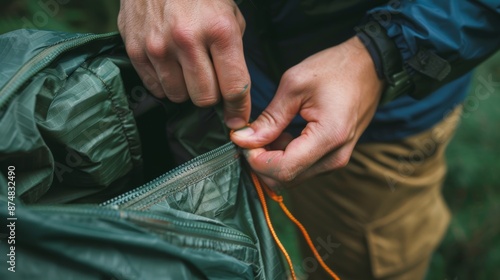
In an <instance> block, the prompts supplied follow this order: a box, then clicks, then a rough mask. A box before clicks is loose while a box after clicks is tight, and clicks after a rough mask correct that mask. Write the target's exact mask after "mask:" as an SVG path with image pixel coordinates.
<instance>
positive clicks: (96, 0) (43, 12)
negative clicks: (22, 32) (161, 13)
mask: <svg viewBox="0 0 500 280" xmlns="http://www.w3.org/2000/svg"><path fill="white" fill-rule="evenodd" d="M119 8H120V1H119V0H105V1H100V0H85V1H79V0H2V1H1V2H0V33H5V32H8V31H11V30H14V29H19V28H29V29H44V30H63V31H69V32H93V33H105V32H110V31H115V30H117V27H116V15H117V14H118V10H119Z"/></svg>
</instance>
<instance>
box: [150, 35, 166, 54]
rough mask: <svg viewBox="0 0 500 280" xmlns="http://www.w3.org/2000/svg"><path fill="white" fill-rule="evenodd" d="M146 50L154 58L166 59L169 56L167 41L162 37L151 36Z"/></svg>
mask: <svg viewBox="0 0 500 280" xmlns="http://www.w3.org/2000/svg"><path fill="white" fill-rule="evenodd" d="M145 49H146V53H147V54H148V55H150V56H151V57H153V58H164V57H166V54H167V41H166V40H164V39H162V38H160V36H150V37H148V38H147V39H146V42H145Z"/></svg>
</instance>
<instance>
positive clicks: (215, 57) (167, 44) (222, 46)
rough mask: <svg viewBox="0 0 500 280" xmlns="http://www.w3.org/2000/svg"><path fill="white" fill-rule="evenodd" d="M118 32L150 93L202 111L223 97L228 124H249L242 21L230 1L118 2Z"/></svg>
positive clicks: (247, 84) (150, 0)
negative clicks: (189, 100)
mask: <svg viewBox="0 0 500 280" xmlns="http://www.w3.org/2000/svg"><path fill="white" fill-rule="evenodd" d="M118 28H119V30H120V33H121V36H122V38H123V40H124V41H125V46H126V50H127V53H128V55H129V57H130V59H131V61H132V64H133V65H134V68H135V69H136V71H137V72H138V74H139V76H140V77H141V79H142V81H143V82H144V84H145V86H146V87H147V88H148V89H149V90H150V91H151V93H152V94H153V95H155V96H156V97H164V96H166V97H167V98H168V99H170V100H171V101H173V102H184V101H186V100H188V99H189V98H190V99H191V100H192V101H193V103H194V104H195V105H197V106H200V107H206V106H211V105H214V104H215V103H217V102H219V101H220V99H221V98H222V100H223V102H224V118H225V121H226V124H227V126H228V127H229V128H231V129H239V128H242V127H244V126H245V125H246V124H247V122H248V120H249V117H250V76H249V74H248V70H247V67H246V63H245V59H244V55H243V43H242V37H243V32H244V29H245V20H244V18H243V16H242V14H241V13H240V11H239V9H238V7H237V6H236V4H235V3H234V1H233V0H121V7H120V13H119V15H118Z"/></svg>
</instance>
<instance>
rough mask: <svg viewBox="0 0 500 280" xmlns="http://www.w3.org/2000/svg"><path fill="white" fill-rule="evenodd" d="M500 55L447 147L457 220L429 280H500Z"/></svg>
mask: <svg viewBox="0 0 500 280" xmlns="http://www.w3.org/2000/svg"><path fill="white" fill-rule="evenodd" d="M499 105H500V53H497V54H496V55H495V56H493V57H491V58H490V59H489V60H487V61H486V62H484V63H483V64H482V65H481V66H479V67H478V68H477V69H476V71H475V74H474V78H473V82H472V84H471V87H470V90H469V96H468V99H467V100H466V101H465V103H464V113H463V114H462V119H461V124H460V125H459V127H458V130H457V132H456V135H455V137H454V139H453V140H452V142H451V143H450V146H449V147H448V150H447V153H446V156H447V160H448V175H447V178H446V181H445V184H444V189H443V192H444V196H445V199H446V201H447V203H448V205H449V207H450V209H451V211H452V213H453V220H452V223H451V225H450V228H449V230H448V234H447V235H446V237H445V239H444V241H443V242H442V244H441V246H440V248H439V250H438V251H437V252H436V253H435V254H434V258H433V260H432V263H431V270H430V271H429V277H428V279H432V280H434V279H436V280H437V279H441V280H442V279H450V280H452V279H453V280H455V279H457V280H458V279H478V280H482V279H485V280H486V279H500V267H499V264H500V217H499V214H500V146H499V143H500V127H499V126H498V121H499V120H500V106H499Z"/></svg>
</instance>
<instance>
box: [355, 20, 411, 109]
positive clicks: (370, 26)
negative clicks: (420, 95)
mask: <svg viewBox="0 0 500 280" xmlns="http://www.w3.org/2000/svg"><path fill="white" fill-rule="evenodd" d="M356 32H357V35H358V37H359V38H360V39H361V40H362V42H363V44H365V46H366V48H367V49H368V51H369V52H370V54H371V55H372V58H373V60H374V62H375V63H377V61H378V62H379V64H380V65H376V66H375V68H376V70H377V75H380V76H382V77H381V78H383V79H385V81H386V88H385V90H384V92H383V93H382V97H381V99H380V104H385V103H387V102H389V101H392V100H394V99H396V98H398V97H399V96H401V95H403V94H407V93H409V92H411V91H412V89H413V83H412V81H411V79H410V75H409V74H408V72H407V71H406V69H405V67H404V64H403V59H402V58H401V53H400V52H399V50H398V48H397V47H396V45H395V44H394V42H393V41H392V39H391V38H389V36H387V34H386V31H385V29H384V28H382V26H380V24H378V23H377V22H375V21H370V22H367V23H366V24H364V25H361V26H358V27H357V28H356ZM375 55H377V56H378V57H377V58H375V57H374V56H375ZM377 68H378V69H377ZM379 72H380V74H379ZM380 76H379V77H380Z"/></svg>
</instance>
